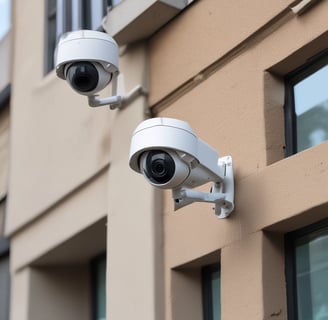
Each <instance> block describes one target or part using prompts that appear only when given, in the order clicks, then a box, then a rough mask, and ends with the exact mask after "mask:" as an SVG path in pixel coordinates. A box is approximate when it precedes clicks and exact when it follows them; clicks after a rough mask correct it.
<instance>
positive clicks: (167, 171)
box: [139, 150, 190, 189]
mask: <svg viewBox="0 0 328 320" xmlns="http://www.w3.org/2000/svg"><path fill="white" fill-rule="evenodd" d="M139 166H140V168H141V171H142V173H143V175H144V176H145V178H146V179H147V180H148V181H149V183H150V184H152V185H154V186H156V187H159V188H163V189H170V188H172V187H176V186H178V185H180V184H182V183H183V181H185V180H186V179H187V178H188V176H189V174H190V168H189V165H188V164H187V163H185V162H183V161H181V160H180V158H179V156H178V155H177V154H176V153H175V152H174V151H162V150H150V151H146V152H144V153H143V154H142V155H141V157H140V163H139Z"/></svg>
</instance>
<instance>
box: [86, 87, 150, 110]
mask: <svg viewBox="0 0 328 320" xmlns="http://www.w3.org/2000/svg"><path fill="white" fill-rule="evenodd" d="M140 95H147V92H146V90H145V89H144V88H143V87H142V86H141V85H137V86H135V87H134V88H133V89H132V90H131V91H130V92H129V93H128V94H127V95H125V96H123V97H122V96H121V95H114V96H111V97H107V98H98V95H92V96H88V102H89V106H90V107H101V106H105V105H109V108H110V109H111V110H115V109H120V110H122V109H124V108H125V107H126V106H128V105H129V104H130V103H131V102H132V101H134V100H135V99H136V98H138V97H139V96H140Z"/></svg>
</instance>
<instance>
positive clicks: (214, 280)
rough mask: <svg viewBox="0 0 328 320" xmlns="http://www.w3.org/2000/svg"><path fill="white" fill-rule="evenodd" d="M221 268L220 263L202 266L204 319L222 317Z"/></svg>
mask: <svg viewBox="0 0 328 320" xmlns="http://www.w3.org/2000/svg"><path fill="white" fill-rule="evenodd" d="M220 282H221V281H220V268H219V265H218V264H213V265H209V266H206V267H203V268H202V291H203V317H204V320H220V319H221V294H220Z"/></svg>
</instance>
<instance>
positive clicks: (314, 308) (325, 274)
mask: <svg viewBox="0 0 328 320" xmlns="http://www.w3.org/2000/svg"><path fill="white" fill-rule="evenodd" d="M327 248H328V229H327V228H326V229H324V230H320V231H318V232H315V233H313V234H311V235H310V236H307V237H304V238H301V239H299V240H298V241H297V243H296V285H297V305H298V319H299V320H327V319H328V250H327Z"/></svg>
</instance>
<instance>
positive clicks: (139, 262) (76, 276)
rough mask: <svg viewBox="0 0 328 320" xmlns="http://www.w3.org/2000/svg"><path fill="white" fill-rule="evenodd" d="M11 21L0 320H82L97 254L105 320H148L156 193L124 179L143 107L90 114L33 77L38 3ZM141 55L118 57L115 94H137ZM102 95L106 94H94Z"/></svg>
mask: <svg viewBox="0 0 328 320" xmlns="http://www.w3.org/2000/svg"><path fill="white" fill-rule="evenodd" d="M13 11H14V17H15V24H14V33H15V37H14V56H13V65H14V68H13V83H12V100H11V126H10V139H11V149H10V159H11V160H10V172H9V196H8V210H7V221H6V234H7V236H8V237H9V238H10V240H11V251H10V256H11V264H10V268H11V275H12V291H11V320H16V319H17V320H21V319H33V320H34V319H44V318H45V317H46V316H45V314H46V313H47V312H51V314H52V315H54V316H57V317H58V316H59V317H60V318H63V319H65V317H66V318H67V319H68V318H69V319H84V318H85V319H87V318H89V316H90V308H91V292H90V291H91V289H90V286H89V284H90V270H89V263H90V259H92V258H93V257H94V256H95V255H97V254H99V253H101V252H103V251H107V283H108V291H107V308H108V317H109V318H113V319H115V318H121V317H123V318H133V317H134V316H135V315H136V314H139V315H140V317H141V318H142V319H145V320H146V319H149V320H153V319H154V318H157V319H160V314H162V313H163V310H162V309H163V307H162V305H163V281H162V279H163V275H162V274H163V273H162V269H163V264H162V233H161V230H162V227H161V225H162V219H161V215H160V214H158V215H154V214H153V212H154V210H155V211H159V210H160V208H161V205H160V201H157V199H158V198H159V196H158V194H157V192H156V191H155V190H154V189H153V188H151V187H150V186H149V185H148V184H147V183H146V181H145V180H144V179H143V178H142V177H141V176H140V175H138V174H136V173H134V172H133V171H132V170H130V169H129V167H128V155H129V144H130V138H131V134H132V131H133V130H134V128H135V127H136V126H137V124H138V123H140V122H141V121H142V120H143V119H144V118H145V116H146V114H147V110H146V109H147V108H146V107H147V103H146V102H147V100H146V97H145V96H140V97H139V98H137V99H136V100H135V101H133V103H131V105H129V106H128V107H127V108H126V109H124V110H122V111H119V110H116V111H111V110H109V108H107V107H103V108H97V109H92V108H90V107H89V106H88V105H87V99H86V98H85V97H82V96H79V95H78V94H76V93H74V92H73V90H71V89H70V88H69V86H68V85H67V84H66V83H65V82H64V81H62V80H59V79H58V78H57V77H56V76H55V73H54V71H52V72H50V73H49V74H47V75H45V76H44V75H43V50H44V18H43V14H44V1H37V2H36V3H34V5H31V4H29V5H27V4H26V3H25V2H19V1H17V2H15V5H14V8H13ZM27 35H28V36H27ZM146 49H147V46H146V44H145V43H142V42H141V43H139V44H135V45H133V46H129V47H127V48H122V52H121V54H120V71H121V75H120V81H119V84H120V86H119V94H122V95H124V94H126V93H127V92H129V90H131V89H132V88H133V87H134V86H136V85H139V84H141V85H142V86H143V87H144V88H145V89H147V84H148V71H149V70H148V60H147V58H148V56H147V51H146ZM27 57H29V59H27ZM21 61H24V63H23V64H22V63H20V62H21ZM109 94H110V88H109V89H107V90H105V91H104V92H103V93H102V95H109ZM155 201H156V202H155ZM155 203H156V204H155ZM122 275H123V276H122ZM70 296H74V299H73V300H72V302H73V303H72V304H70V305H68V304H67V302H66V301H68V300H69V297H70ZM38 301H39V303H38ZM127 302H128V305H129V308H127V307H126V304H127ZM81 304H82V305H83V306H84V307H83V308H78V307H77V306H79V305H81ZM17 305H20V306H21V308H19V310H18V309H17ZM40 305H42V307H40ZM57 310H58V312H57ZM157 314H159V316H158V317H157Z"/></svg>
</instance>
